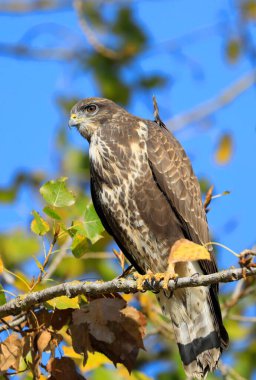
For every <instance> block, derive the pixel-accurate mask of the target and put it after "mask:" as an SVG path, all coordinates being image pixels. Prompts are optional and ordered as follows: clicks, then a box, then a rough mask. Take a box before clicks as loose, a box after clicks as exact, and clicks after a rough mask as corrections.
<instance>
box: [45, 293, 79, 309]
mask: <svg viewBox="0 0 256 380" xmlns="http://www.w3.org/2000/svg"><path fill="white" fill-rule="evenodd" d="M47 304H48V305H50V306H51V307H53V308H54V309H55V308H57V309H59V310H63V309H77V308H79V303H78V297H73V298H69V297H67V296H60V297H56V298H53V299H51V300H49V301H47Z"/></svg>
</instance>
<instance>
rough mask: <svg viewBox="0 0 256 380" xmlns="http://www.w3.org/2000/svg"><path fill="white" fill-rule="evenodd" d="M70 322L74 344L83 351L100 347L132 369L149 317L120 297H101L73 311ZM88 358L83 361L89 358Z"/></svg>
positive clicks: (80, 351)
mask: <svg viewBox="0 0 256 380" xmlns="http://www.w3.org/2000/svg"><path fill="white" fill-rule="evenodd" d="M72 320H73V323H72V324H71V325H70V331H71V337H72V344H73V348H74V350H75V351H76V352H78V353H83V354H84V355H85V357H86V359H87V357H88V353H87V351H90V352H94V351H98V352H101V353H103V354H104V355H106V356H107V357H108V358H109V359H110V360H111V361H112V362H113V363H114V364H115V365H116V364H117V363H123V364H124V365H125V366H126V368H127V369H128V370H129V371H131V370H132V368H133V367H134V364H135V361H136V358H137V355H138V352H139V349H140V348H142V349H144V345H143V337H144V335H145V325H146V319H145V317H144V315H143V314H142V313H140V312H139V311H137V310H136V309H134V308H132V307H126V302H125V301H124V300H123V299H121V298H114V299H110V298H99V299H96V300H93V301H92V302H90V304H88V305H86V306H84V307H83V308H82V309H80V310H75V311H74V312H73V314H72ZM86 359H85V360H84V361H86Z"/></svg>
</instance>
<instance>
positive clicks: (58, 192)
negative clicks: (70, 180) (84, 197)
mask: <svg viewBox="0 0 256 380" xmlns="http://www.w3.org/2000/svg"><path fill="white" fill-rule="evenodd" d="M66 180H67V178H66V177H61V178H59V179H57V180H56V181H54V180H52V181H48V182H46V183H45V184H44V185H43V186H42V187H41V188H40V193H41V194H42V196H43V197H44V199H45V200H46V202H47V203H48V204H49V205H51V206H54V207H65V206H71V205H73V204H74V203H75V197H74V195H73V193H72V192H71V191H70V190H68V188H67V186H66Z"/></svg>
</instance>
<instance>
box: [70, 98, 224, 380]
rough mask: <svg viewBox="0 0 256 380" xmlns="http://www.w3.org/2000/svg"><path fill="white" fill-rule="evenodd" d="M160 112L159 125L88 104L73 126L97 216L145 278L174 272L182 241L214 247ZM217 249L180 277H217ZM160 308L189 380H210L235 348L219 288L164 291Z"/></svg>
mask: <svg viewBox="0 0 256 380" xmlns="http://www.w3.org/2000/svg"><path fill="white" fill-rule="evenodd" d="M155 111H156V112H155V120H154V121H149V120H145V119H142V118H139V117H136V116H133V115H131V114H130V113H128V112H127V111H126V110H124V109H123V108H122V107H120V106H119V105H117V104H115V103H114V102H112V101H111V100H108V99H103V98H87V99H84V100H81V101H80V102H78V103H77V104H76V105H75V106H74V107H73V108H72V110H71V116H70V121H69V125H70V126H72V127H76V128H77V129H78V131H79V132H80V134H81V135H82V136H83V137H84V138H85V139H87V140H88V142H89V144H90V148H89V158H90V173H91V193H92V200H93V203H94V206H95V209H96V211H97V213H98V215H99V217H100V219H101V221H102V223H103V225H104V227H105V229H106V230H107V231H108V233H109V234H110V235H112V236H113V238H114V239H115V241H116V243H117V244H118V246H119V247H120V249H121V250H122V252H123V253H124V254H125V256H126V257H127V258H128V259H129V261H130V262H131V264H132V265H133V266H134V267H135V269H136V270H137V271H138V272H139V273H140V274H146V273H147V272H148V271H151V272H153V273H157V272H160V273H163V272H166V270H167V267H168V257H169V253H170V248H171V247H172V246H173V244H174V243H175V242H176V241H177V240H179V239H184V238H185V239H188V240H190V241H193V242H195V243H197V244H205V243H208V242H209V232H208V225H207V220H206V215H205V211H204V208H203V205H202V200H201V194H200V188H199V183H198V180H197V178H196V177H195V175H194V173H193V170H192V167H191V164H190V161H189V159H188V157H187V155H186V153H185V151H184V150H183V148H182V146H181V145H180V143H179V142H178V141H177V140H176V139H175V137H174V136H173V135H172V133H171V132H170V131H169V130H168V129H167V128H166V126H165V125H164V123H163V122H162V121H161V119H160V118H159V115H158V112H157V110H156V109H155ZM209 247H210V246H209ZM209 250H210V254H211V261H209V260H198V261H188V262H182V263H180V264H179V265H177V266H176V268H175V270H176V272H177V274H178V275H179V276H191V275H193V274H195V273H201V274H209V273H214V272H216V271H217V267H216V262H215V259H214V256H213V254H212V248H211V247H210V248H209ZM158 301H159V302H160V305H161V307H162V310H163V312H164V313H166V314H167V315H169V316H170V319H171V321H172V325H173V330H174V335H175V339H176V341H177V344H178V348H179V352H180V356H181V360H182V362H183V366H184V369H185V372H186V374H187V376H188V377H189V378H198V379H204V378H205V377H206V376H207V373H208V372H209V371H213V370H214V369H215V368H216V367H217V364H218V360H219V357H220V355H221V352H222V351H223V349H225V348H226V347H227V345H228V334H227V332H226V330H225V327H224V326H223V322H222V317H221V311H220V306H219V302H218V286H217V285H211V286H209V287H202V286H201V287H194V288H184V289H177V290H175V291H174V292H173V294H172V296H171V297H170V298H168V297H166V293H165V292H164V291H163V290H162V291H161V292H160V293H159V294H158Z"/></svg>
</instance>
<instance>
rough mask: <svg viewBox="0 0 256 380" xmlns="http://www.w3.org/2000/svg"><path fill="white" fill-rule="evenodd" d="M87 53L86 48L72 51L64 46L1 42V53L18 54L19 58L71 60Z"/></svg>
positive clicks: (5, 54)
mask: <svg viewBox="0 0 256 380" xmlns="http://www.w3.org/2000/svg"><path fill="white" fill-rule="evenodd" d="M84 53H85V49H84V48H83V49H81V50H80V51H79V52H78V51H70V50H67V49H63V48H57V47H55V48H53V49H47V48H40V49H39V48H34V47H31V46H28V45H25V44H21V43H19V44H6V43H0V55H3V56H7V57H9V56H15V57H16V56H17V57H19V58H30V59H36V60H44V59H45V60H55V61H70V60H72V59H75V58H79V56H82V55H83V54H84Z"/></svg>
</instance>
